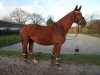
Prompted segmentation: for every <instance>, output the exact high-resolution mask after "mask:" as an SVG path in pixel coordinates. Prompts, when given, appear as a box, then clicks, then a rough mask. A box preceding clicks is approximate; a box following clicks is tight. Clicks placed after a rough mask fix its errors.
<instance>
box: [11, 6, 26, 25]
mask: <svg viewBox="0 0 100 75" xmlns="http://www.w3.org/2000/svg"><path fill="white" fill-rule="evenodd" d="M10 16H11V18H12V20H15V21H16V22H18V23H22V24H25V22H26V21H27V18H28V13H27V12H25V11H24V10H22V9H20V8H16V9H15V10H13V11H12V13H11V14H10Z"/></svg>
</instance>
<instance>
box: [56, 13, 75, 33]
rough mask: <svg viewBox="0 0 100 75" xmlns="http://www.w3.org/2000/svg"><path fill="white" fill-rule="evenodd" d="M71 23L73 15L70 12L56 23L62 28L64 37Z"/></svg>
mask: <svg viewBox="0 0 100 75" xmlns="http://www.w3.org/2000/svg"><path fill="white" fill-rule="evenodd" d="M73 22H74V15H73V12H70V13H69V14H67V15H66V16H64V17H63V18H62V19H60V20H59V21H58V22H57V23H58V25H59V26H60V27H61V28H62V30H63V32H64V34H65V35H66V34H67V32H68V31H69V29H70V27H71V26H72V24H73Z"/></svg>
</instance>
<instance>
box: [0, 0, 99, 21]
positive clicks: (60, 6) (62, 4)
mask: <svg viewBox="0 0 100 75" xmlns="http://www.w3.org/2000/svg"><path fill="white" fill-rule="evenodd" d="M76 5H79V6H80V5H82V10H81V11H82V13H83V15H84V16H85V17H86V18H87V16H88V15H91V14H93V13H96V14H97V15H100V0H0V18H2V17H3V16H4V15H8V14H9V13H11V11H12V10H14V9H15V8H22V9H23V10H25V11H27V12H29V13H33V12H35V13H39V14H41V15H42V17H44V18H45V19H47V18H48V17H49V16H53V18H54V20H55V21H57V20H59V19H60V18H62V17H63V16H64V15H66V14H67V13H68V12H70V11H72V10H73V9H74V8H75V6H76ZM97 18H100V17H97Z"/></svg>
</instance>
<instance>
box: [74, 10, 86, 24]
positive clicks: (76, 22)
mask: <svg viewBox="0 0 100 75" xmlns="http://www.w3.org/2000/svg"><path fill="white" fill-rule="evenodd" d="M75 18H76V19H77V21H76V20H75ZM82 19H84V17H81V18H79V19H78V18H77V17H76V16H75V11H74V22H75V23H78V22H79V21H80V20H82Z"/></svg>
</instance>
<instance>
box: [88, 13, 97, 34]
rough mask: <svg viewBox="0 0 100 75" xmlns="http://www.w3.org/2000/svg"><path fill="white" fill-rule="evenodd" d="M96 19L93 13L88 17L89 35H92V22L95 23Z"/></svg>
mask: <svg viewBox="0 0 100 75" xmlns="http://www.w3.org/2000/svg"><path fill="white" fill-rule="evenodd" d="M96 17H97V15H96V14H95V13H93V14H91V15H90V16H89V23H88V30H89V33H92V27H93V26H94V25H95V24H94V23H95V22H94V21H95V18H96Z"/></svg>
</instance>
